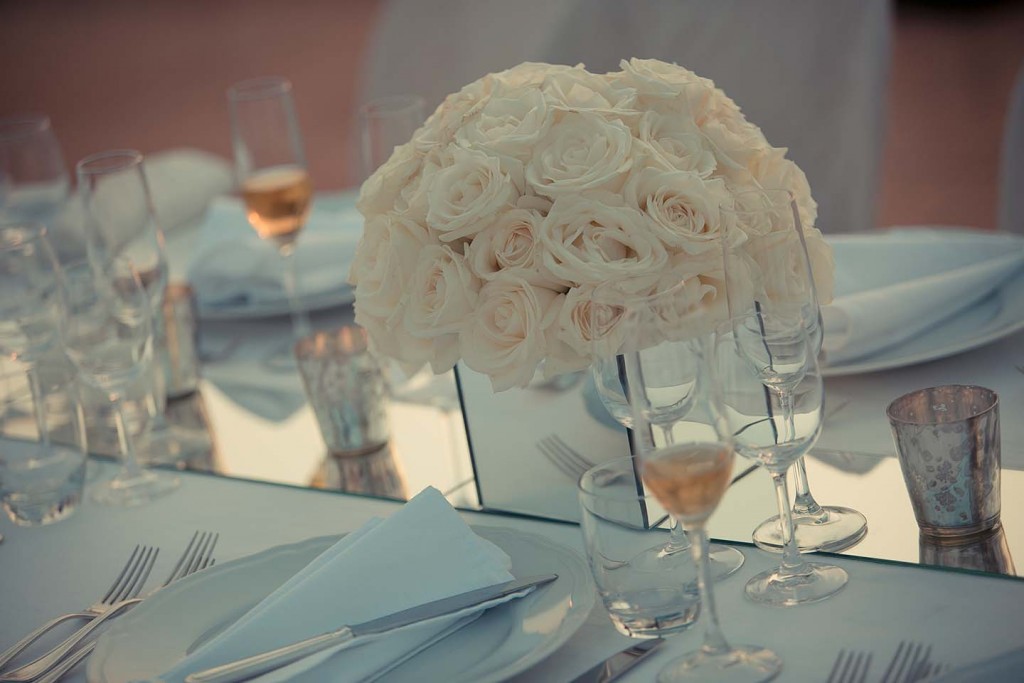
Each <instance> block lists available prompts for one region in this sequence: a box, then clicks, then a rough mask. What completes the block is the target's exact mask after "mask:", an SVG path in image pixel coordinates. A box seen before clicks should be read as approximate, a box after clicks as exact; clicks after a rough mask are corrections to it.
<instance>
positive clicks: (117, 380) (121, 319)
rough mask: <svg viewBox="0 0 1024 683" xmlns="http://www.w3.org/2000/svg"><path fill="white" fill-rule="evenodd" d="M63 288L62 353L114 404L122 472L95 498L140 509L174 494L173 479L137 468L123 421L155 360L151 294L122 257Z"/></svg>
mask: <svg viewBox="0 0 1024 683" xmlns="http://www.w3.org/2000/svg"><path fill="white" fill-rule="evenodd" d="M62 283H64V297H63V298H64V305H65V311H64V315H63V316H62V339H63V342H64V349H65V350H66V351H67V354H68V357H69V358H70V359H71V362H72V363H73V364H74V365H75V367H76V368H77V369H78V371H79V375H80V376H81V377H82V379H83V380H84V381H86V382H87V383H89V384H90V385H92V386H93V387H95V388H97V389H99V390H100V391H102V392H103V393H104V395H105V396H106V397H107V399H108V400H109V401H110V402H111V404H112V405H113V408H114V421H115V426H116V429H117V436H118V441H119V442H120V446H121V452H122V455H123V465H122V468H121V471H120V472H119V473H118V474H117V476H115V477H114V478H113V479H112V480H110V481H109V482H105V483H103V484H101V485H99V486H98V487H97V488H96V489H95V491H94V498H95V499H96V501H97V502H101V503H106V504H110V505H140V504H142V503H145V502H148V501H150V500H152V499H153V498H156V497H158V496H161V495H164V494H166V493H169V492H170V491H173V490H174V489H175V488H176V487H177V486H178V483H179V482H178V478H177V477H174V476H172V475H170V474H168V473H165V472H154V471H151V470H146V469H143V468H142V467H141V466H140V464H139V459H138V456H137V453H136V450H135V442H134V438H133V436H132V434H131V431H130V430H129V429H128V425H127V420H126V419H125V410H124V396H125V391H126V390H127V388H128V387H129V386H130V385H131V384H132V382H134V381H137V380H138V379H139V378H140V377H142V376H143V375H144V374H145V373H147V372H149V371H150V366H151V364H152V361H153V325H152V309H151V304H150V293H149V292H147V291H146V289H145V287H144V286H143V283H142V280H141V278H140V277H139V272H138V270H136V268H135V266H134V264H133V263H132V262H131V261H130V260H128V259H127V258H124V257H113V258H109V259H105V260H100V259H98V258H97V259H94V260H92V261H91V263H90V268H89V270H88V271H87V274H84V275H82V274H80V276H79V277H78V278H77V279H76V280H75V282H74V284H73V285H71V284H69V283H67V281H64V280H62Z"/></svg>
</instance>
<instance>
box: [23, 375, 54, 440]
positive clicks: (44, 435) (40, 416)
mask: <svg viewBox="0 0 1024 683" xmlns="http://www.w3.org/2000/svg"><path fill="white" fill-rule="evenodd" d="M27 374H28V387H29V391H31V392H32V412H33V413H34V415H35V418H36V431H37V433H38V434H39V445H40V446H42V447H43V448H49V446H50V430H49V429H47V428H46V397H45V396H43V387H42V385H41V384H40V383H39V373H38V372H37V371H36V369H35V367H31V368H29V370H28V373H27Z"/></svg>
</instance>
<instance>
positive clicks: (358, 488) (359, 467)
mask: <svg viewBox="0 0 1024 683" xmlns="http://www.w3.org/2000/svg"><path fill="white" fill-rule="evenodd" d="M309 485H310V486H312V487H313V488H318V489H327V490H330V491H344V492H345V493H359V494H363V495H368V496H382V497H384V498H392V499H394V500H401V501H405V500H408V498H409V492H408V488H407V487H406V484H405V477H404V475H403V474H402V470H401V467H400V466H399V463H398V460H397V458H395V454H394V452H393V451H392V450H391V446H390V445H386V446H383V447H382V448H378V449H377V450H375V451H373V452H371V453H367V454H365V455H343V456H335V455H328V456H327V457H326V458H324V460H323V462H321V463H320V467H319V468H318V470H317V472H316V474H315V475H313V479H312V481H310V483H309Z"/></svg>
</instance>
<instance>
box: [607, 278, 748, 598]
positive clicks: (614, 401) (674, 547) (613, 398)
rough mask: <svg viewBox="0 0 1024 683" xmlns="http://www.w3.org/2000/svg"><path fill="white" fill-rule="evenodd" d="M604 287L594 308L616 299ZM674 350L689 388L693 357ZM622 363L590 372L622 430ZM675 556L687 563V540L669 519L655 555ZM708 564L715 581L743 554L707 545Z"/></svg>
mask: <svg viewBox="0 0 1024 683" xmlns="http://www.w3.org/2000/svg"><path fill="white" fill-rule="evenodd" d="M604 287H605V288H606V289H604V290H602V291H598V292H597V293H596V294H595V297H596V298H595V302H596V304H597V305H598V306H600V305H603V304H602V303H601V302H602V299H604V300H608V299H609V298H610V297H615V296H617V293H616V292H614V291H612V292H609V291H608V289H609V288H611V289H613V288H614V287H615V286H614V285H605V286H604ZM599 289H600V288H599ZM643 298H646V297H641V299H643ZM677 350H679V351H680V353H684V354H685V356H684V358H685V360H684V361H683V362H682V363H681V366H680V370H681V371H682V373H683V374H685V375H689V377H688V378H687V379H686V380H685V381H686V382H688V383H690V384H691V386H692V384H693V383H694V381H695V377H696V367H695V364H696V362H697V356H696V355H695V353H694V351H693V349H692V348H685V347H683V346H680V347H679V348H678V349H677ZM624 362H625V360H624V358H623V357H622V355H621V354H618V355H615V356H614V357H610V358H605V357H601V356H597V357H595V359H594V362H593V364H592V365H591V372H592V374H593V377H594V384H595V386H596V388H597V394H598V397H599V398H600V399H601V403H602V404H603V405H604V407H605V409H606V410H607V411H608V413H609V414H610V415H611V416H612V417H613V418H614V419H615V420H616V421H617V422H618V423H619V424H621V425H622V426H623V427H625V428H626V429H633V411H632V409H631V408H630V405H629V402H628V401H627V400H626V396H625V391H626V389H625V386H626V377H625V365H624ZM693 397H694V394H693V393H692V392H691V393H690V394H689V396H688V397H687V398H686V400H685V403H686V405H684V406H681V408H683V409H685V410H684V415H685V412H689V409H690V405H691V404H692V400H693ZM671 426H672V425H671V424H670V423H668V422H665V421H664V420H663V421H662V425H659V427H660V428H661V429H662V431H663V433H664V434H665V436H664V439H665V442H666V443H671V442H672V440H674V437H673V436H672V434H671ZM676 554H678V556H679V559H680V561H684V562H687V563H689V562H690V558H691V554H690V540H689V539H688V538H687V536H686V531H684V530H683V527H682V525H680V524H679V523H678V522H677V521H676V520H675V518H672V519H671V523H670V525H669V542H668V543H667V544H665V546H664V547H663V548H661V549H660V551H659V556H666V555H676ZM709 562H710V564H711V575H712V577H713V578H714V579H715V580H716V581H717V580H719V579H724V578H725V577H727V576H730V575H732V574H734V573H735V572H736V571H738V570H739V568H740V567H742V566H743V562H744V558H743V553H741V552H740V551H739V550H737V549H736V548H732V547H730V546H726V545H720V544H718V543H712V544H711V545H710V546H709ZM687 571H690V572H695V571H696V567H695V566H693V565H692V564H691V566H690V567H689V569H688V570H687Z"/></svg>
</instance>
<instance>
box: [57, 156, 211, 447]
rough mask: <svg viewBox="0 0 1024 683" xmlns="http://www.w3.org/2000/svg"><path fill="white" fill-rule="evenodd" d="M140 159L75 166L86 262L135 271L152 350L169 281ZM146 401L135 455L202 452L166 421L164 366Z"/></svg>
mask: <svg viewBox="0 0 1024 683" xmlns="http://www.w3.org/2000/svg"><path fill="white" fill-rule="evenodd" d="M144 161H145V160H144V157H143V155H142V154H141V153H140V152H138V151H136V150H132V149H117V150H110V151H106V152H100V153H98V154H92V155H90V156H87V157H85V158H84V159H82V160H81V161H79V162H78V164H77V166H76V171H77V174H78V187H79V192H80V194H81V196H82V201H83V208H84V219H85V220H84V225H85V235H86V244H87V246H88V250H89V253H90V259H91V260H93V261H98V262H101V263H102V262H105V261H107V260H109V259H111V258H115V257H116V258H124V259H127V260H128V261H129V262H131V264H132V266H133V267H134V268H135V269H136V271H137V272H138V273H139V278H140V279H141V281H142V286H143V289H145V290H146V294H147V296H148V298H149V305H150V310H151V311H152V313H153V336H154V346H155V348H156V349H161V348H164V347H165V344H164V338H165V334H166V332H165V330H164V325H163V317H162V316H161V315H160V311H161V310H162V307H163V302H164V298H165V295H166V291H167V282H168V279H169V275H168V265H167V251H166V249H165V246H164V234H163V230H162V229H161V227H160V223H159V221H158V219H157V215H156V212H155V210H154V208H153V200H152V195H151V193H150V189H149V183H148V181H147V179H146V172H145V167H144ZM66 271H67V276H68V279H69V280H74V279H75V278H76V277H77V274H78V273H83V274H84V275H85V276H86V277H88V276H89V275H90V266H89V264H88V263H87V262H84V261H78V262H75V263H72V264H68V265H67V267H66ZM144 381H145V383H146V387H145V393H146V399H145V403H146V404H148V405H145V406H143V407H142V408H143V409H144V410H146V411H148V412H149V413H150V416H151V418H152V419H151V420H149V421H148V422H149V424H148V429H146V430H145V432H144V434H145V436H144V440H145V441H144V444H140V446H141V447H140V449H139V450H140V453H141V455H142V457H144V458H145V459H146V460H147V461H148V462H153V463H172V462H175V461H177V460H178V459H180V458H181V456H182V455H183V454H186V453H191V452H196V451H201V450H203V449H205V447H206V442H205V440H204V439H202V438H201V436H200V435H196V434H193V433H191V432H189V431H188V430H185V429H181V428H179V427H176V426H174V425H171V424H170V423H169V422H168V421H167V418H166V417H165V414H164V413H165V411H166V409H167V386H166V384H167V382H166V377H165V375H164V371H163V366H162V363H160V362H153V363H151V364H150V366H149V370H148V373H147V375H146V377H145V378H144Z"/></svg>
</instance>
